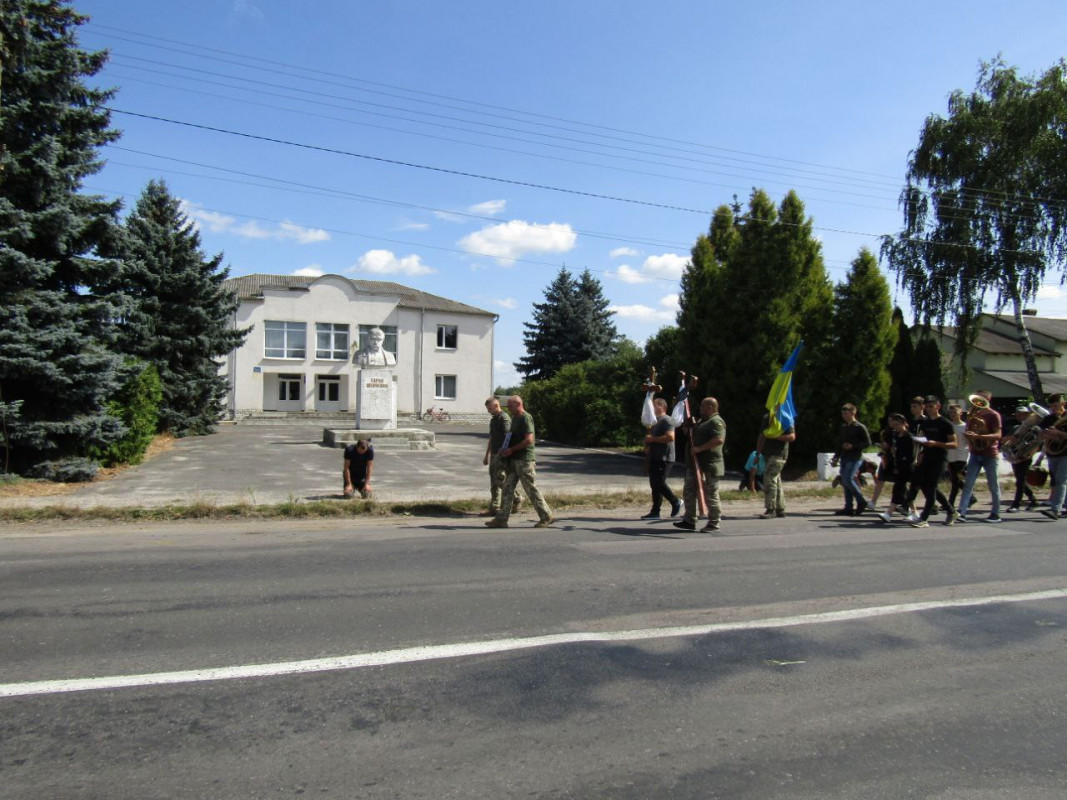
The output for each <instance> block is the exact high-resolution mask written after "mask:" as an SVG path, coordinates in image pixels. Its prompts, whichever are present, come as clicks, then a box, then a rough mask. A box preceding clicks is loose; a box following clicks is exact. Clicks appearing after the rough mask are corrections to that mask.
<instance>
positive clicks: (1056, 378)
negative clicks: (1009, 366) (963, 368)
mask: <svg viewBox="0 0 1067 800" xmlns="http://www.w3.org/2000/svg"><path fill="white" fill-rule="evenodd" d="M974 374H975V375H989V376H990V377H991V378H996V379H997V380H1001V381H1004V382H1005V383H1010V384H1012V385H1013V386H1018V387H1019V389H1020V390H1021V391H1020V392H1019V396H1020V397H1028V396H1029V395H1030V379H1029V378H1028V377H1027V375H1026V373H1025V372H1015V371H1012V372H1008V371H1001V370H978V369H976V370H975V371H974ZM1038 375H1039V377H1040V378H1041V388H1042V389H1043V390H1044V391H1045V393H1046V394H1067V375H1059V374H1057V373H1054V372H1040V373H1038Z"/></svg>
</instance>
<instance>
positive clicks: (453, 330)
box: [221, 274, 497, 418]
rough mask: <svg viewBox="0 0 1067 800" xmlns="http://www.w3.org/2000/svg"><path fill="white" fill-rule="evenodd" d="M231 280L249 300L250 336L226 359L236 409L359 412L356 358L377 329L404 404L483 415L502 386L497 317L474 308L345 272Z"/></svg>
mask: <svg viewBox="0 0 1067 800" xmlns="http://www.w3.org/2000/svg"><path fill="white" fill-rule="evenodd" d="M223 286H224V287H225V288H227V289H229V290H230V291H232V292H235V293H236V294H237V297H238V299H239V300H240V302H241V305H240V307H239V308H238V309H237V313H236V314H235V315H234V324H235V326H236V327H238V328H250V330H249V333H248V336H247V337H246V338H245V341H244V344H243V345H241V347H240V348H238V349H237V350H235V351H234V352H232V353H231V354H230V355H229V357H228V358H227V360H226V362H225V363H224V364H223V365H222V367H221V372H222V374H223V375H225V376H226V378H227V380H228V381H229V384H230V394H229V398H228V409H227V410H228V412H229V415H230V416H231V417H233V418H241V417H245V416H248V415H249V414H251V413H255V412H258V411H307V412H313V411H320V412H339V411H351V412H354V411H355V403H356V391H355V381H356V375H357V370H358V369H359V367H358V366H357V365H355V364H354V363H353V356H354V355H355V353H356V352H357V351H358V350H359V349H360V348H361V347H363V346H364V344H365V341H366V334H367V332H368V331H369V330H370V329H371V328H374V327H379V328H381V329H382V330H383V331H385V334H386V338H385V343H384V349H385V350H387V351H389V352H391V353H392V354H393V355H394V356H395V357H396V367H395V368H394V369H395V370H396V374H397V378H398V385H397V411H398V413H399V414H410V413H412V412H414V411H415V410H425V409H427V408H429V407H430V406H436V407H439V408H442V409H444V410H446V411H449V412H450V413H459V414H476V413H480V414H484V413H485V405H484V403H485V398H487V397H489V396H490V395H491V394H492V392H493V325H494V323H495V322H496V320H497V316H496V315H495V314H493V313H491V312H489V311H484V310H482V309H480V308H475V307H474V306H468V305H465V304H464V303H458V302H456V301H454V300H448V299H446V298H444V297H438V296H436V295H432V294H427V293H426V292H422V291H419V290H418V289H412V288H410V287H407V286H402V285H400V284H398V283H392V282H388V281H363V280H349V279H348V278H344V277H342V276H340V275H323V276H321V277H318V278H310V277H300V276H295V275H261V274H257V275H244V276H241V277H238V278H231V279H229V280H227V281H226V282H225V283H224V284H223Z"/></svg>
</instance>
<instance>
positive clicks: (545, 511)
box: [485, 394, 555, 528]
mask: <svg viewBox="0 0 1067 800" xmlns="http://www.w3.org/2000/svg"><path fill="white" fill-rule="evenodd" d="M508 414H509V415H511V433H510V435H509V436H508V437H507V439H506V440H505V444H506V445H507V446H506V447H504V448H502V449H501V450H500V458H501V460H502V461H503V462H504V470H505V475H504V495H503V497H502V498H501V499H500V508H499V509H498V510H497V512H496V516H495V517H493V518H492V519H490V520H486V523H485V525H486V527H487V528H506V527H507V526H508V517H510V516H511V507H512V503H513V502H514V500H515V491H516V489H517V488H518V485H519V484H520V483H521V484H522V488H523V491H525V492H526V496H527V497H529V498H530V503H532V504H533V507H534V510H535V511H536V512H537V517H538V520H537V524H536V525H534V527H535V528H547V527H549V526H550V525H551V524H552V523H553V522H554V521H555V520H554V519H553V517H552V509H551V508H549V507H548V503H546V502H545V498H543V497H542V496H541V492H540V491H539V490H538V488H537V482H536V481H537V468H536V466H535V457H534V439H535V431H534V421H533V417H532V416H530V414H529V412H528V411H527V410H526V406H525V405H524V404H523V402H522V398H521V397H519V396H518V395H517V394H513V395H512V396H511V397H509V398H508Z"/></svg>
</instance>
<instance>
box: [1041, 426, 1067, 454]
mask: <svg viewBox="0 0 1067 800" xmlns="http://www.w3.org/2000/svg"><path fill="white" fill-rule="evenodd" d="M1052 430H1054V431H1060V432H1061V433H1067V416H1063V417H1060V418H1059V419H1058V420H1056V421H1055V422H1054V423H1053V424H1052ZM1045 452H1046V453H1047V454H1048V455H1049V456H1050V457H1052V458H1057V457H1059V456H1062V455H1063V454H1064V453H1065V452H1067V438H1065V439H1048V440H1046V441H1045Z"/></svg>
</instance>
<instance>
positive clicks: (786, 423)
mask: <svg viewBox="0 0 1067 800" xmlns="http://www.w3.org/2000/svg"><path fill="white" fill-rule="evenodd" d="M803 347H804V342H801V343H800V344H798V345H797V346H796V348H794V350H793V353H792V355H790V356H789V358H787V359H786V362H785V363H784V364H783V365H782V368H781V369H780V370H779V371H778V377H777V378H775V379H774V385H773V386H772V387H771V393H770V394H769V395H767V415H768V417H769V418H770V420H771V423H770V426H769V427H768V428H767V429H766V430H765V431H764V432H763V435H764V436H766V437H770V436H781V435H782V434H783V433H785V432H786V431H787V430H789V429H790V428H792V427H793V420H795V419H796V416H797V410H796V407H795V406H794V405H793V370H794V369H795V368H796V365H797V359H798V358H799V357H800V351H801V349H803Z"/></svg>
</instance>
